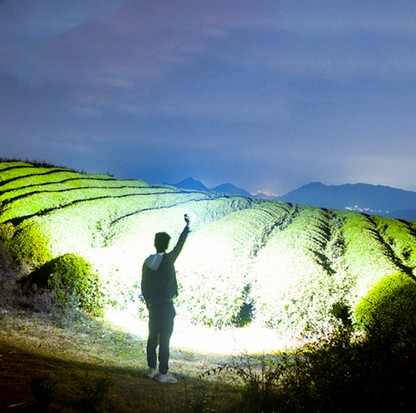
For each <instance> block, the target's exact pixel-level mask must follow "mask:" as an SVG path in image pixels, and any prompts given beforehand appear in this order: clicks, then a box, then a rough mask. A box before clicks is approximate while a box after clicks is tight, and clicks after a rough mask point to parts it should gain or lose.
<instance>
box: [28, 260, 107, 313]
mask: <svg viewBox="0 0 416 413" xmlns="http://www.w3.org/2000/svg"><path fill="white" fill-rule="evenodd" d="M22 283H23V286H24V287H25V288H26V289H27V290H29V291H30V290H33V289H34V287H35V288H41V289H45V288H46V289H50V290H54V291H56V294H55V297H56V298H57V300H58V301H61V302H64V303H65V302H69V301H70V300H71V299H72V296H73V295H76V297H77V298H78V300H79V307H80V308H82V309H84V310H86V311H87V312H88V313H90V314H92V315H94V316H100V315H102V313H103V302H102V299H103V293H102V291H101V283H100V280H99V277H98V274H97V273H96V272H95V271H94V270H93V269H92V267H91V264H90V263H89V262H88V261H86V260H85V259H84V258H82V257H80V256H78V255H75V254H65V255H62V256H60V257H57V258H55V259H53V260H51V261H49V262H47V263H46V264H44V265H42V266H41V267H40V268H38V269H36V270H35V271H33V272H32V273H31V274H29V276H28V277H26V278H25V279H23V280H22Z"/></svg>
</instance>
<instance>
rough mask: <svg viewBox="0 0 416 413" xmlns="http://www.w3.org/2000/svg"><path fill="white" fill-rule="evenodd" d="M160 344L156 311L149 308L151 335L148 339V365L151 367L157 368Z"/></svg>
mask: <svg viewBox="0 0 416 413" xmlns="http://www.w3.org/2000/svg"><path fill="white" fill-rule="evenodd" d="M158 344H159V326H158V325H157V320H156V319H155V314H154V311H152V310H151V309H149V337H148V339H147V346H146V352H147V365H148V366H149V368H150V369H156V348H157V345H158Z"/></svg>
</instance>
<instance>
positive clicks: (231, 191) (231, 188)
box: [211, 183, 253, 198]
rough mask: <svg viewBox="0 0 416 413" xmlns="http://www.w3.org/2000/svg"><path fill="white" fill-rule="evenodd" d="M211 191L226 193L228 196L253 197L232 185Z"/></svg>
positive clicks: (218, 187) (222, 185) (223, 185)
mask: <svg viewBox="0 0 416 413" xmlns="http://www.w3.org/2000/svg"><path fill="white" fill-rule="evenodd" d="M211 191H216V192H224V193H226V194H233V195H241V196H248V197H250V198H252V197H253V195H251V194H250V192H247V191H246V190H245V189H242V188H237V187H236V186H235V185H233V184H230V183H228V184H221V185H218V186H216V187H215V188H212V189H211Z"/></svg>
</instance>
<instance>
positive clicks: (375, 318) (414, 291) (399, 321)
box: [355, 273, 416, 342]
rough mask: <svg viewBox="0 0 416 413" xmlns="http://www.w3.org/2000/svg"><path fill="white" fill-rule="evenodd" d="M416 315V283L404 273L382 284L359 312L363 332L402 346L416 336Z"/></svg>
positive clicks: (368, 296) (363, 301) (357, 312)
mask: <svg viewBox="0 0 416 413" xmlns="http://www.w3.org/2000/svg"><path fill="white" fill-rule="evenodd" d="M415 314H416V281H415V280H414V279H413V278H412V277H411V276H409V275H407V274H403V273H398V274H394V275H391V276H387V277H385V278H383V279H382V280H381V281H379V282H378V283H377V284H376V285H375V286H374V287H373V288H372V289H371V290H370V291H369V292H368V294H367V295H366V296H365V297H364V298H363V299H362V300H361V302H360V303H359V304H358V306H357V308H356V310H355V317H356V320H357V323H358V325H359V326H361V328H364V329H365V330H367V331H369V332H370V333H371V334H377V335H378V336H383V337H385V338H386V339H389V340H397V341H398V342H400V341H405V340H408V338H409V337H415V336H416V321H415Z"/></svg>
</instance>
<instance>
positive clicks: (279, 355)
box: [0, 273, 416, 413]
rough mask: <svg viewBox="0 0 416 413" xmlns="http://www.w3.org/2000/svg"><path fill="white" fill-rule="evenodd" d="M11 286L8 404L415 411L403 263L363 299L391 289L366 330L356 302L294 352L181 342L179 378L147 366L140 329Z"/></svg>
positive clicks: (3, 340)
mask: <svg viewBox="0 0 416 413" xmlns="http://www.w3.org/2000/svg"><path fill="white" fill-rule="evenodd" d="M3 274H4V273H3ZM4 291H5V290H2V291H1V294H0V305H1V307H0V308H1V315H0V327H1V328H0V345H1V350H0V356H1V357H0V367H1V370H0V411H5V412H7V411H10V412H11V411H20V410H22V411H41V412H74V413H75V412H113V411H117V412H121V413H124V412H126V413H127V412H136V411H140V412H156V413H158V412H172V413H174V412H175V413H176V412H224V413H231V412H233V413H234V412H243V413H245V412H246V413H251V412H253V413H260V412H264V413H266V412H267V413H272V412H275V413H277V412H282V413H287V412H296V413H298V412H308V413H309V412H310V413H314V412H316V413H318V412H328V413H330V412H335V411H342V412H380V413H381V412H385V411H394V412H411V411H414V404H415V402H416V395H415V393H414V386H415V384H416V347H415V345H414V343H415V340H416V334H415V331H416V328H415V327H416V326H415V322H414V319H413V318H410V317H408V316H407V315H408V310H411V311H414V310H415V307H416V300H414V298H415V296H416V283H415V282H414V281H413V282H409V280H408V279H407V278H403V275H402V274H398V275H395V276H392V277H390V279H389V280H388V282H383V283H380V284H378V285H377V286H376V287H375V291H373V292H372V293H369V295H368V296H367V297H366V299H365V300H364V302H365V303H366V304H369V303H370V302H374V293H377V292H380V293H381V294H380V297H382V300H381V301H380V302H379V303H376V304H380V305H379V306H377V305H376V306H375V308H377V310H376V311H370V313H371V314H370V313H369V312H368V310H366V308H365V307H366V305H364V308H363V309H362V315H363V320H364V319H366V322H369V324H366V327H365V331H364V333H358V331H357V330H356V329H355V328H354V325H353V324H352V322H351V319H350V313H349V309H348V308H347V307H342V306H338V307H334V309H333V312H334V314H335V315H336V317H337V318H338V320H339V321H338V324H337V326H334V328H333V329H332V331H324V332H322V335H321V336H320V337H319V338H315V340H313V341H309V342H307V343H306V344H304V345H302V346H300V347H298V348H297V349H293V350H291V351H290V350H288V351H286V352H276V353H274V354H268V355H266V354H263V355H260V356H259V355H248V354H246V355H241V356H238V357H229V356H228V357H225V356H224V357H219V356H216V357H213V356H201V355H195V354H192V353H184V352H181V351H177V350H173V351H172V357H171V365H172V371H173V372H174V374H175V375H176V376H177V377H178V384H176V385H163V384H160V383H157V382H156V381H154V380H151V379H147V378H146V377H145V376H144V373H145V371H146V370H145V369H146V360H145V350H144V348H145V342H144V341H143V339H142V338H141V337H137V336H135V335H133V334H130V333H126V332H121V331H119V330H118V329H117V326H115V325H110V324H108V323H105V322H103V321H98V320H95V321H94V320H92V319H90V318H88V317H86V316H85V315H83V314H82V313H80V312H79V311H78V310H76V309H75V308H72V309H71V307H70V306H66V307H65V308H62V307H60V306H59V302H55V303H54V302H53V298H51V296H50V293H49V292H47V291H45V292H44V293H43V294H44V296H43V301H42V302H41V301H39V296H38V299H37V301H36V302H30V300H29V301H28V298H26V297H24V296H19V294H18V292H17V291H15V295H14V296H11V295H10V291H9V294H8V295H5V293H4ZM388 297H390V298H392V297H394V299H391V300H390V301H389V299H388ZM33 298H34V296H33V297H32V298H31V299H33ZM397 301H399V302H403V303H405V304H404V305H403V306H400V305H398V304H397ZM383 303H384V304H385V305H382V304H383ZM409 304H410V305H411V308H410V309H409V308H408V307H407V305H409ZM27 307H29V308H34V307H36V308H37V309H38V310H39V309H40V308H43V309H45V310H46V309H47V310H48V311H47V312H45V311H42V312H40V311H36V312H34V311H33V310H28V309H27ZM6 308H7V309H6ZM370 319H371V321H369V320H370ZM383 320H386V321H387V323H383V322H380V321H383Z"/></svg>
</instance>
